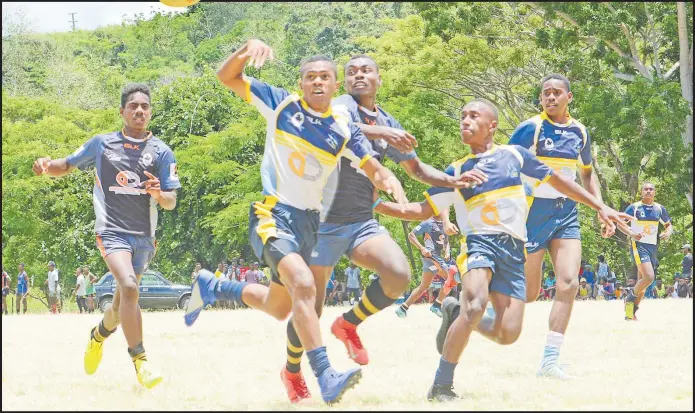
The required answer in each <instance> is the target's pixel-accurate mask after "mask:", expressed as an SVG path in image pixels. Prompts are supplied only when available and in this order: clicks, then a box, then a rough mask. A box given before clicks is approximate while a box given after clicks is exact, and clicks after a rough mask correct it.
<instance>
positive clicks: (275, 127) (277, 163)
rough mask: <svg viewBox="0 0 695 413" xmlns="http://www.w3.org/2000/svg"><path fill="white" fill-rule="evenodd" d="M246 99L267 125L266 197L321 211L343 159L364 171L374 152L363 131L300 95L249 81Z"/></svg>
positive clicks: (263, 168) (263, 164)
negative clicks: (319, 109) (328, 183)
mask: <svg viewBox="0 0 695 413" xmlns="http://www.w3.org/2000/svg"><path fill="white" fill-rule="evenodd" d="M244 82H246V96H244V100H245V101H246V102H248V103H250V104H252V105H253V106H255V107H256V108H257V109H258V110H259V112H260V113H261V114H262V115H263V117H265V119H266V121H267V122H268V127H267V135H266V141H265V151H264V153H263V161H262V162H261V181H262V183H263V195H266V196H270V197H272V199H274V200H276V201H277V202H279V203H282V204H285V205H289V206H291V207H294V208H297V209H300V210H316V211H319V210H320V209H321V198H322V191H323V188H324V186H325V184H326V181H327V179H328V176H329V175H330V174H331V172H333V170H335V168H336V167H337V165H338V160H339V158H341V157H347V158H349V159H352V160H354V161H355V162H356V163H357V165H358V167H362V165H364V163H365V162H367V161H368V160H369V159H370V158H371V157H372V156H373V155H374V153H373V152H372V150H371V147H370V145H369V143H368V142H367V138H366V137H365V136H364V134H363V133H362V132H361V131H360V129H359V128H358V127H357V126H356V125H354V124H352V123H350V122H349V121H348V120H347V119H344V118H341V117H336V116H334V115H333V113H332V111H331V109H329V110H328V111H327V112H326V113H318V112H316V111H314V110H312V109H311V108H309V106H308V105H307V103H306V102H305V101H304V99H302V98H300V97H299V96H298V95H296V94H290V93H289V92H288V91H286V90H284V89H281V88H277V87H274V86H271V85H268V84H266V83H263V82H261V81H259V80H257V79H254V78H252V77H247V76H244Z"/></svg>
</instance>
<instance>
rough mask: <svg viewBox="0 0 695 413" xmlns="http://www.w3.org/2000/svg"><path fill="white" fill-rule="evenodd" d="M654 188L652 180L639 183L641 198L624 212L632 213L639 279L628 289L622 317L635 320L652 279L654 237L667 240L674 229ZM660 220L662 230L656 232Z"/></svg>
mask: <svg viewBox="0 0 695 413" xmlns="http://www.w3.org/2000/svg"><path fill="white" fill-rule="evenodd" d="M655 195H656V189H655V187H654V184H653V183H651V182H645V183H644V184H643V185H642V200H641V201H638V202H635V203H634V204H631V205H629V206H628V207H627V209H626V210H625V213H626V214H627V215H630V216H632V217H634V220H633V221H632V228H631V229H632V233H633V234H634V235H633V237H632V239H631V240H630V241H631V245H630V249H631V251H632V257H633V259H634V260H635V265H636V266H637V270H638V273H639V280H637V284H635V287H634V289H633V291H632V294H630V293H628V296H627V300H626V303H625V304H626V305H625V319H626V320H637V317H636V314H635V313H637V309H638V308H639V305H640V303H641V302H642V299H643V298H644V293H645V291H647V287H649V285H650V284H651V283H652V282H653V281H654V277H655V276H656V270H657V268H658V267H659V259H658V258H657V256H656V249H657V238H659V239H660V240H662V241H666V240H668V239H669V237H671V234H672V233H673V225H672V224H671V217H670V216H669V215H668V211H667V210H666V208H664V206H663V205H661V204H659V203H658V202H655V201H654V196H655ZM659 224H661V225H663V226H664V232H662V233H661V234H659Z"/></svg>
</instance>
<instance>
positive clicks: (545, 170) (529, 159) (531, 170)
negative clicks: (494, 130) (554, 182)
mask: <svg viewBox="0 0 695 413" xmlns="http://www.w3.org/2000/svg"><path fill="white" fill-rule="evenodd" d="M515 148H516V150H517V151H519V154H520V155H521V159H522V160H523V165H521V173H522V174H524V175H526V176H530V177H531V178H535V179H538V180H539V181H541V182H545V181H547V180H548V179H550V177H551V176H552V175H553V170H552V169H550V167H548V165H546V164H544V163H543V162H541V161H539V160H538V158H536V156H535V155H534V154H532V153H531V152H530V151H529V150H528V149H526V148H524V147H522V146H518V145H517V146H515Z"/></svg>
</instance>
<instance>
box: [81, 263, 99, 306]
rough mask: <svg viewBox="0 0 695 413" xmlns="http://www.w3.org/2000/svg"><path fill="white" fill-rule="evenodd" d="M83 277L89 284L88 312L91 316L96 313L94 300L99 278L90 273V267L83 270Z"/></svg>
mask: <svg viewBox="0 0 695 413" xmlns="http://www.w3.org/2000/svg"><path fill="white" fill-rule="evenodd" d="M82 275H84V279H85V281H86V282H87V291H86V293H87V311H88V312H89V313H90V314H91V313H93V312H94V298H95V297H96V295H97V294H96V290H95V289H94V283H95V282H96V281H97V276H96V275H94V274H92V272H91V271H89V266H87V265H85V266H84V267H83V268H82Z"/></svg>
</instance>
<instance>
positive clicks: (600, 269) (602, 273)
mask: <svg viewBox="0 0 695 413" xmlns="http://www.w3.org/2000/svg"><path fill="white" fill-rule="evenodd" d="M610 275H611V273H610V267H608V263H607V262H606V257H604V256H603V255H599V256H598V264H596V278H601V277H603V278H606V279H608V277H609V276H610Z"/></svg>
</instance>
